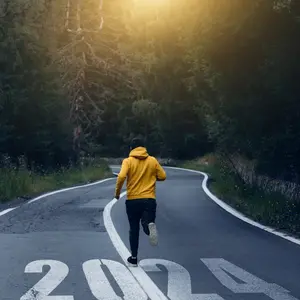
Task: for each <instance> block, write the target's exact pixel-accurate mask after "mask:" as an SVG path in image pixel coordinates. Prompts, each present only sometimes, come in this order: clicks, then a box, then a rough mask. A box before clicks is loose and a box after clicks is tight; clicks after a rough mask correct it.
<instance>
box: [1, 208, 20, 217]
mask: <svg viewBox="0 0 300 300" xmlns="http://www.w3.org/2000/svg"><path fill="white" fill-rule="evenodd" d="M17 208H19V206H17V207H12V208H8V209H5V210H2V211H0V216H4V215H5V214H7V213H9V212H10V211H12V210H15V209H17Z"/></svg>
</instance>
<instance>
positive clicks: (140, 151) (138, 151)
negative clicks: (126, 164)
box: [129, 147, 149, 159]
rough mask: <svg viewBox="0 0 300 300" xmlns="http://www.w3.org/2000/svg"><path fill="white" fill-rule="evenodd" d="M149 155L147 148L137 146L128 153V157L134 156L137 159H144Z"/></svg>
mask: <svg viewBox="0 0 300 300" xmlns="http://www.w3.org/2000/svg"><path fill="white" fill-rule="evenodd" d="M148 156H149V154H148V152H147V149H146V148H144V147H137V148H135V149H133V150H131V152H130V153H129V157H135V158H137V159H146V158H147V157H148Z"/></svg>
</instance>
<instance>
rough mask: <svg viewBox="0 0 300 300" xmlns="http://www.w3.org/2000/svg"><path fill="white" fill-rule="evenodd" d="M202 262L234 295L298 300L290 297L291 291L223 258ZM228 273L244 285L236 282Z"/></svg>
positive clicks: (208, 259)
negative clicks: (254, 295)
mask: <svg viewBox="0 0 300 300" xmlns="http://www.w3.org/2000/svg"><path fill="white" fill-rule="evenodd" d="M201 260H202V262H203V263H204V264H205V265H206V266H207V268H208V269H209V270H210V271H211V272H212V273H213V274H214V276H215V277H216V278H217V279H218V280H219V281H220V282H221V284H222V285H224V286H225V287H226V288H228V289H229V290H231V291H232V292H234V293H244V294H246V293H247V294H249V293H250V294H252V293H255V294H257V293H260V294H265V295H267V296H269V297H270V298H271V299H273V300H298V299H297V298H295V297H293V296H291V295H289V291H288V290H286V289H284V288H283V287H281V286H279V285H277V284H274V283H268V282H265V281H263V280H262V279H260V278H258V277H256V276H254V275H252V274H250V273H249V272H247V271H245V270H243V269H242V268H239V267H237V266H235V265H234V264H232V263H230V262H228V261H226V260H225V259H223V258H206V259H201ZM228 273H229V274H231V275H232V276H234V277H236V278H238V279H240V280H241V281H243V282H244V283H238V282H236V281H235V280H234V279H233V278H232V277H231V276H229V275H228Z"/></svg>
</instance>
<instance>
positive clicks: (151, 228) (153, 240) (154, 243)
mask: <svg viewBox="0 0 300 300" xmlns="http://www.w3.org/2000/svg"><path fill="white" fill-rule="evenodd" d="M148 228H149V231H150V235H149V240H150V244H151V245H152V246H157V244H158V236H157V229H156V225H155V223H149V225H148Z"/></svg>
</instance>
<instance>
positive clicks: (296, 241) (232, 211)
mask: <svg viewBox="0 0 300 300" xmlns="http://www.w3.org/2000/svg"><path fill="white" fill-rule="evenodd" d="M165 168H166V169H173V170H181V171H187V172H192V173H196V174H201V175H202V176H204V179H203V181H202V188H203V190H204V192H205V193H206V195H207V196H208V197H209V198H210V199H211V200H213V201H214V202H215V203H216V204H218V205H219V206H220V207H222V208H223V209H224V210H226V211H227V212H229V213H230V214H231V215H233V216H235V217H236V218H238V219H240V220H242V221H244V222H246V223H248V224H250V225H252V226H255V227H258V228H260V229H262V230H264V231H267V232H269V233H272V234H274V235H277V236H279V237H281V238H283V239H286V240H288V241H290V242H292V243H294V244H297V245H300V239H297V238H294V237H292V236H290V235H287V234H285V233H283V232H280V231H277V230H276V229H274V228H272V227H268V226H265V225H262V224H260V223H258V222H255V221H253V220H251V219H249V218H247V217H246V216H244V215H243V214H242V213H240V212H239V211H237V210H235V209H234V208H232V207H231V206H229V205H228V204H226V203H225V202H223V201H222V200H220V199H219V198H218V197H216V196H215V195H214V194H213V193H212V192H211V191H210V190H209V189H208V187H207V181H208V175H207V174H206V173H204V172H200V171H196V170H190V169H183V168H177V167H165Z"/></svg>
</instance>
